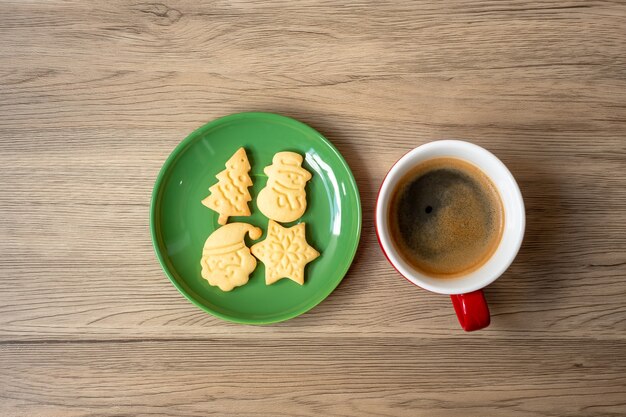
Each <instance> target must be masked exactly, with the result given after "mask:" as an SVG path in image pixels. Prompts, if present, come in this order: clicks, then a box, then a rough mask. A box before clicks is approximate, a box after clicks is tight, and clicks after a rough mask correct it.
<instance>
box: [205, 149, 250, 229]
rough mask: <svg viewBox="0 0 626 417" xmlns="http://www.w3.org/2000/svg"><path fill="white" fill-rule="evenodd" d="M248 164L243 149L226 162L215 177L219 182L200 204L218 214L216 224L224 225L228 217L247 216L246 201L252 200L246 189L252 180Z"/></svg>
mask: <svg viewBox="0 0 626 417" xmlns="http://www.w3.org/2000/svg"><path fill="white" fill-rule="evenodd" d="M249 171H250V162H248V156H247V155H246V150H245V149H244V148H239V149H238V150H237V152H235V153H234V154H233V156H231V157H230V159H229V160H228V161H227V162H226V169H225V170H224V171H222V172H220V173H219V174H217V175H216V178H217V179H218V180H219V182H218V183H217V184H215V185H213V186H212V187H211V188H209V191H210V192H211V194H210V195H209V196H208V197H207V198H205V199H204V200H202V204H204V205H205V206H207V207H208V208H210V209H211V210H214V211H216V212H217V213H218V214H219V218H218V219H217V222H218V223H219V224H221V225H225V224H226V222H227V221H228V217H229V216H249V215H250V207H248V201H250V200H252V197H250V192H249V191H248V187H250V186H251V185H252V180H251V179H250V176H249V175H248V172H249Z"/></svg>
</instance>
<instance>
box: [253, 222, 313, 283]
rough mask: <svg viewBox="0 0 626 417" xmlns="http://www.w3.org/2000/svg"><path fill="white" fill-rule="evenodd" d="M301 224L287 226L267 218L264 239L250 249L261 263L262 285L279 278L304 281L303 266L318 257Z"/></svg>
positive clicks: (298, 281)
mask: <svg viewBox="0 0 626 417" xmlns="http://www.w3.org/2000/svg"><path fill="white" fill-rule="evenodd" d="M304 226H305V224H304V223H300V224H297V225H295V226H293V227H289V228H287V227H282V226H281V225H280V224H278V223H276V222H275V221H273V220H270V221H269V223H268V225H267V237H266V238H265V240H264V241H262V242H260V243H257V244H255V245H253V246H252V247H251V248H250V251H251V252H252V254H253V255H254V256H256V257H257V258H258V259H259V260H260V261H261V262H263V263H264V264H265V284H267V285H270V284H273V283H275V282H276V281H278V280H279V279H281V278H289V279H290V280H292V281H294V282H297V283H298V284H300V285H303V284H304V266H305V265H306V264H308V263H309V262H311V261H312V260H313V259H315V258H317V257H318V256H320V254H319V252H318V251H316V250H315V249H313V248H312V247H311V246H309V244H308V243H307V241H306V237H305V235H304Z"/></svg>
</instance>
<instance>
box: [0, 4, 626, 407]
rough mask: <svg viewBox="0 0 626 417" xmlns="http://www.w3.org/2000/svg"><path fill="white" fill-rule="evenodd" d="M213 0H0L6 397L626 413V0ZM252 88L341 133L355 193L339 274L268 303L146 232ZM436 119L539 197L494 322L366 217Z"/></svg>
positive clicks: (129, 403)
mask: <svg viewBox="0 0 626 417" xmlns="http://www.w3.org/2000/svg"><path fill="white" fill-rule="evenodd" d="M200 3H201V2H196V1H174V0H163V2H161V3H150V2H126V1H107V2H104V1H91V2H89V1H82V2H79V1H77V2H67V1H61V0H49V1H29V2H26V1H21V0H16V1H2V3H1V4H0V57H1V58H0V77H1V78H0V105H1V106H2V110H1V112H0V168H1V181H0V254H1V255H2V256H1V257H0V415H2V416H36V417H46V416H64V417H65V416H68V417H77V416H84V417H87V416H111V417H112V416H116V417H121V416H183V417H185V416H207V415H215V416H229V415H246V416H272V417H275V416H359V417H360V416H422V415H423V416H435V417H437V416H531V415H534V416H596V415H598V416H600V415H602V416H623V415H626V301H625V299H626V3H625V2H624V1H613V2H609V1H606V2H605V1H562V0H560V1H543V2H534V1H533V2H531V1H473V2H468V1H463V0H459V1H446V2H444V1H422V2H414V1H404V2H401V1H397V2H387V3H385V4H380V2H376V1H371V2H359V5H356V3H355V5H353V6H345V5H344V6H341V5H338V4H335V3H336V2H313V1H297V2H296V1H284V2H281V3H275V4H269V2H265V1H252V2H244V1H235V2H228V1H214V2H206V4H202V5H201V4H200ZM337 3H338V2H337ZM252 110H257V111H270V112H277V113H282V114H285V115H288V116H292V117H295V118H297V119H299V120H301V121H303V122H305V123H308V124H310V125H311V126H313V127H314V128H316V129H318V130H319V131H320V132H322V133H323V134H324V135H325V136H326V137H328V138H329V139H330V140H332V142H333V143H334V144H335V145H336V146H337V147H338V148H339V150H340V151H341V152H342V154H343V155H344V156H345V158H346V159H347V161H348V163H349V164H350V166H351V167H352V169H353V171H354V174H355V176H356V178H357V181H358V185H359V188H360V191H361V197H362V203H363V233H362V239H361V245H360V249H359V251H358V253H357V255H356V258H355V261H354V264H353V266H352V268H351V270H350V272H349V273H348V275H347V276H346V277H345V279H344V280H343V282H342V284H341V285H340V286H339V287H338V288H337V289H336V291H335V292H333V293H332V294H331V296H330V297H328V299H327V300H326V301H324V302H323V303H322V304H320V305H319V306H318V307H316V308H315V309H313V310H312V311H310V312H308V313H307V314H304V315H303V316H301V317H298V318H296V319H293V320H290V321H288V322H284V323H280V324H276V325H270V326H262V327H251V326H243V325H236V324H231V323H227V322H224V321H221V320H219V319H216V318H214V317H212V316H210V315H208V314H206V313H204V312H202V311H200V310H199V309H197V308H196V307H194V306H193V305H191V304H190V303H189V302H187V301H185V299H184V298H183V297H182V296H181V295H180V294H179V293H178V292H177V291H176V290H175V288H174V287H173V286H172V285H171V284H170V282H169V281H168V280H167V278H166V277H165V275H164V274H163V273H162V272H161V269H160V268H159V265H158V262H157V261H156V258H155V255H154V253H153V249H152V245H151V242H150V234H149V230H148V207H149V202H150V194H151V191H152V186H153V183H154V180H155V178H156V175H157V173H158V171H159V168H160V167H161V164H162V163H163V162H164V160H165V158H166V157H167V155H168V154H169V153H170V152H171V150H172V149H173V148H174V146H175V145H176V144H177V143H178V142H179V141H180V140H181V139H183V138H184V137H185V136H186V135H187V134H188V133H189V132H191V131H192V130H193V129H194V128H196V127H198V126H200V125H202V124H203V123H205V122H207V121H209V120H212V119H214V118H216V117H218V116H222V115H226V114H229V113H233V112H239V111H252ZM441 138H464V139H467V140H470V141H473V142H475V143H477V144H480V145H483V146H485V147H487V148H488V149H490V150H491V151H493V152H494V153H495V154H496V155H497V156H499V157H500V158H501V159H502V160H503V161H504V162H505V163H506V164H507V165H508V166H509V167H510V169H511V171H512V172H513V173H514V175H515V176H516V177H517V179H518V181H519V183H520V187H521V189H522V193H523V194H524V198H525V201H526V205H527V220H528V227H527V235H526V239H525V242H524V245H523V247H522V250H521V252H520V254H519V257H518V259H517V260H516V262H515V263H514V264H513V265H512V267H511V268H510V269H509V270H508V271H507V272H506V273H505V274H504V276H502V278H501V279H500V280H498V281H497V282H496V283H494V284H493V285H491V286H490V287H489V288H488V289H487V291H486V294H487V297H488V299H489V301H490V305H491V310H492V325H491V327H489V328H488V329H486V330H484V331H481V332H478V333H472V334H466V333H464V332H463V331H461V330H460V328H459V325H458V323H457V321H456V318H455V316H454V313H453V311H452V308H451V306H450V300H449V299H448V298H447V297H445V296H437V295H433V294H429V293H427V292H425V291H421V290H419V289H417V288H415V287H413V286H412V285H410V284H408V283H407V282H406V281H405V280H403V279H402V278H401V277H400V276H399V275H398V274H397V273H396V272H395V271H394V270H393V269H392V267H391V266H390V265H389V264H388V263H387V261H386V260H385V259H384V257H383V255H382V253H381V251H380V249H379V247H378V244H377V242H376V238H375V235H374V227H373V207H374V200H375V197H376V192H377V190H378V187H379V185H380V182H381V181H382V178H383V176H384V175H385V173H386V172H387V170H388V169H389V167H390V166H391V164H392V163H393V162H394V161H395V160H396V159H398V158H399V157H400V156H401V155H402V154H404V152H406V151H407V150H408V149H411V148H413V147H415V146H417V145H419V144H422V143H424V142H427V141H431V140H434V139H441Z"/></svg>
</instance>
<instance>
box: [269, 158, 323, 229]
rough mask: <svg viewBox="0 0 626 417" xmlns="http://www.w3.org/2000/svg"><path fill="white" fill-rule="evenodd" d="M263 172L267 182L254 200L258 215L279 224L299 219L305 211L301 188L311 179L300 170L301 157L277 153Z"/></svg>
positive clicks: (304, 193)
mask: <svg viewBox="0 0 626 417" xmlns="http://www.w3.org/2000/svg"><path fill="white" fill-rule="evenodd" d="M263 172H265V174H267V177H268V178H267V185H266V186H265V188H263V189H262V190H261V192H260V193H259V196H258V198H257V206H258V207H259V210H261V213H263V214H264V215H265V216H266V217H268V218H270V219H272V220H275V221H278V222H283V223H285V222H292V221H294V220H297V219H298V218H300V217H301V216H302V215H303V214H304V211H305V210H306V191H305V190H304V186H305V185H306V183H307V181H309V180H310V179H311V173H310V172H309V171H307V170H306V169H304V168H302V155H299V154H297V153H295V152H278V153H277V154H276V155H274V158H273V159H272V165H270V166H267V167H265V169H264V171H263Z"/></svg>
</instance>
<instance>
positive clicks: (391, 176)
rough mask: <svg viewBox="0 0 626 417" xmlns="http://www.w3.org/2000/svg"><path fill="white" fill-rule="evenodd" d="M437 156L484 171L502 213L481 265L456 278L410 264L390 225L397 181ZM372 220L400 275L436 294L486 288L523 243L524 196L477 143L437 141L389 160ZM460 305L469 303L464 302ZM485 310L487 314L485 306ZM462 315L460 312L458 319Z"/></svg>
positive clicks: (497, 161)
mask: <svg viewBox="0 0 626 417" xmlns="http://www.w3.org/2000/svg"><path fill="white" fill-rule="evenodd" d="M442 157H450V158H457V159H461V160H464V161H466V162H469V163H471V164H473V165H475V166H476V167H477V168H479V169H480V171H482V172H483V173H484V174H486V175H487V176H488V177H489V178H490V180H491V181H492V183H493V185H494V186H495V187H496V189H497V191H498V193H499V195H500V199H501V202H502V207H503V212H504V219H503V229H502V238H501V240H500V243H499V244H498V247H497V248H496V250H495V252H494V253H493V254H492V256H491V257H490V258H489V259H488V260H487V261H486V262H485V263H484V264H483V265H482V266H480V267H479V268H477V269H475V270H473V271H470V272H468V273H467V274H466V275H462V276H460V277H457V278H435V277H430V276H428V275H425V274H424V273H422V272H421V271H418V270H416V269H415V268H413V267H412V266H411V265H410V264H409V263H408V262H406V261H405V260H404V259H403V257H402V255H401V254H400V253H398V251H397V249H396V246H395V245H394V243H393V242H392V238H391V234H390V230H389V227H390V225H389V210H390V205H391V204H390V203H391V199H392V196H393V193H394V191H395V189H396V187H397V186H398V184H399V182H400V181H401V180H402V179H403V178H404V176H405V175H406V174H407V173H408V172H409V171H411V170H412V169H414V168H415V167H416V166H418V165H419V164H421V163H422V162H425V161H427V160H430V159H434V158H442ZM375 219H376V233H377V235H378V240H379V243H380V246H381V248H382V250H383V252H384V253H385V255H386V257H387V259H388V260H389V262H390V263H391V264H392V265H393V266H394V267H395V268H396V269H397V270H398V272H400V274H402V275H403V276H404V277H405V278H406V279H408V280H409V281H411V282H412V283H413V284H415V285H417V286H419V287H422V288H424V289H426V290H429V291H432V292H435V293H439V294H449V295H458V294H460V295H463V294H468V293H472V292H475V291H478V290H480V289H482V288H484V287H486V286H487V285H489V284H490V283H492V282H493V281H495V280H496V279H497V278H498V277H500V275H502V273H504V271H505V270H506V269H507V268H508V267H509V266H510V265H511V263H512V262H513V260H514V259H515V256H516V255H517V252H518V251H519V249H520V247H521V244H522V240H523V237H524V229H525V219H526V217H525V212H524V201H523V199H522V195H521V192H520V190H519V187H518V185H517V182H516V181H515V178H513V175H512V174H511V172H510V171H509V170H508V168H507V167H506V166H505V165H504V164H503V163H502V161H500V160H499V159H498V158H497V157H496V156H495V155H493V154H492V153H491V152H489V151H487V150H486V149H484V148H482V147H480V146H478V145H474V144H472V143H469V142H464V141H459V140H441V141H435V142H430V143H427V144H424V145H422V146H419V147H417V148H415V149H413V150H412V151H410V152H409V153H407V154H406V155H404V156H403V157H402V158H400V160H398V161H397V162H396V163H395V164H394V166H393V167H392V168H391V170H390V171H389V173H388V174H387V176H386V177H385V179H384V181H383V183H382V185H381V188H380V191H379V194H378V200H377V203H376V217H375ZM481 297H482V294H481ZM453 299H454V298H453ZM483 300H484V298H483ZM462 307H463V308H466V307H467V308H469V306H462ZM485 309H486V304H485ZM486 311H487V318H488V310H486ZM458 312H459V311H458V310H457V313H458ZM461 319H462V318H461V316H459V320H461ZM461 324H463V322H461ZM487 324H488V320H487ZM483 327H485V326H483ZM466 330H468V329H466ZM471 330H476V329H471Z"/></svg>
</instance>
